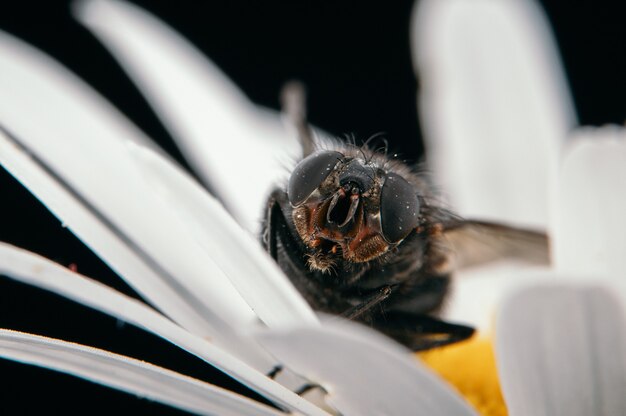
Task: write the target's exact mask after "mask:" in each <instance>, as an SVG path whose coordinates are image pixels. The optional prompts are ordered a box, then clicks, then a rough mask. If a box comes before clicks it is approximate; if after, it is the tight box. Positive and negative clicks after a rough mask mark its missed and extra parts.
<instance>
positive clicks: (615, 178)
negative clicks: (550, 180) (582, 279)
mask: <svg viewBox="0 0 626 416" xmlns="http://www.w3.org/2000/svg"><path fill="white" fill-rule="evenodd" d="M625 190H626V130H624V129H623V128H618V127H606V128H602V129H583V130H580V131H578V132H576V133H575V134H574V137H573V139H572V141H571V142H570V143H569V145H568V147H567V149H566V152H565V154H564V156H563V163H562V168H561V172H560V177H559V187H558V190H557V193H556V196H557V198H555V199H556V213H555V215H554V217H555V224H556V226H555V231H556V232H555V233H554V238H553V251H554V259H555V265H556V268H557V269H558V270H559V271H562V272H564V273H567V274H568V275H574V274H575V275H587V276H593V277H597V276H599V275H605V276H609V277H613V279H612V280H613V283H617V284H618V285H619V287H621V289H622V291H623V294H625V295H626V255H625V253H626V233H625V232H624V230H626V215H625V213H626V192H624V191H625Z"/></svg>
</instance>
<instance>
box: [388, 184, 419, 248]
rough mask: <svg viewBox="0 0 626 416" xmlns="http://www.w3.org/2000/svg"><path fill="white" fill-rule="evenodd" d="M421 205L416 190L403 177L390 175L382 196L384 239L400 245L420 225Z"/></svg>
mask: <svg viewBox="0 0 626 416" xmlns="http://www.w3.org/2000/svg"><path fill="white" fill-rule="evenodd" d="M419 210H420V205H419V201H418V199H417V193H416V191H415V188H414V187H413V186H412V185H411V184H410V183H408V182H407V181H406V179H404V178H403V177H402V176H400V175H397V174H395V173H388V174H387V175H386V177H385V183H384V185H383V189H382V191H381V195H380V223H381V226H382V231H383V237H384V238H385V240H387V241H388V242H389V243H398V242H400V241H401V240H402V239H404V238H405V237H406V236H407V235H409V233H410V232H411V231H412V230H413V229H414V228H415V227H417V225H418V224H419Z"/></svg>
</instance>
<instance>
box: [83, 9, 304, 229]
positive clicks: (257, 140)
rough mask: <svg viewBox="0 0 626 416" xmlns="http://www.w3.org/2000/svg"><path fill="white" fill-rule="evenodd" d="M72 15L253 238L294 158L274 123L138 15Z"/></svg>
mask: <svg viewBox="0 0 626 416" xmlns="http://www.w3.org/2000/svg"><path fill="white" fill-rule="evenodd" d="M76 15H77V17H78V19H79V20H80V21H81V22H82V23H83V24H85V25H86V26H87V27H88V28H89V29H91V30H92V31H93V32H94V34H95V35H96V36H98V38H99V39H100V40H101V41H102V42H103V43H104V45H105V46H106V47H108V48H109V49H110V50H111V53H113V55H114V56H115V57H116V58H117V59H118V60H119V61H120V63H121V65H122V66H123V67H124V68H125V69H126V70H127V71H128V73H129V75H130V76H131V77H132V78H133V80H134V81H135V83H136V84H137V85H138V87H139V88H140V89H141V91H142V92H143V93H144V94H145V96H146V99H147V100H148V102H150V103H151V105H152V106H153V107H154V109H155V111H156V113H157V114H158V115H159V117H160V119H161V121H162V122H163V123H164V124H165V126H166V127H167V128H168V129H169V130H170V132H171V134H172V136H173V137H174V139H175V140H176V141H177V143H178V144H179V146H180V148H181V151H182V152H183V153H184V154H185V156H186V157H187V159H188V160H189V162H190V164H191V165H192V166H193V167H194V169H195V170H196V171H197V172H198V173H199V175H200V176H201V177H202V178H203V180H205V181H206V182H208V183H210V184H211V188H212V189H215V190H216V192H218V194H219V195H218V196H219V197H220V199H222V200H223V201H224V202H225V204H226V206H227V207H228V208H229V211H232V212H233V214H234V216H235V218H236V219H237V220H238V221H239V222H240V223H241V224H242V225H243V226H244V227H245V228H246V229H248V230H251V231H253V232H254V233H255V234H256V233H257V232H258V231H259V229H260V227H259V220H260V214H261V207H263V204H264V202H265V201H266V199H267V196H268V195H269V193H270V191H271V188H272V186H273V183H274V182H275V181H276V180H277V179H278V178H280V177H281V176H282V175H284V173H285V172H286V170H285V165H286V164H288V162H289V157H290V156H291V157H292V158H295V157H297V156H299V152H300V148H299V145H298V142H297V140H295V137H290V136H289V135H288V134H287V131H286V130H285V129H284V128H283V127H282V125H281V124H280V120H279V117H278V116H277V115H276V114H270V113H269V112H262V111H261V110H260V109H259V108H256V107H255V106H254V105H252V103H251V102H250V101H249V100H248V99H247V98H246V97H245V96H243V94H242V93H241V92H240V91H239V90H238V88H237V87H236V86H235V85H233V83H232V82H231V81H230V80H229V79H228V78H227V77H226V76H225V75H224V74H223V73H222V72H221V71H220V70H219V69H218V68H217V67H216V66H215V65H214V64H213V63H212V62H210V61H209V60H208V59H207V58H206V57H205V56H203V55H202V53H201V52H200V51H198V50H197V49H196V48H195V47H194V46H193V45H191V44H190V43H189V42H188V41H187V40H186V39H184V38H183V37H181V36H180V35H179V34H178V33H176V32H175V31H173V30H172V29H171V28H170V27H168V26H167V25H166V24H165V23H163V22H162V21H160V20H158V19H156V18H155V17H154V16H152V15H151V14H149V13H148V12H146V11H144V10H142V9H140V8H139V7H137V6H135V5H132V4H130V3H127V2H123V1H109V0H90V1H83V2H81V3H78V7H77V8H76ZM252 70H253V69H252ZM276 95H277V97H278V91H277V92H276Z"/></svg>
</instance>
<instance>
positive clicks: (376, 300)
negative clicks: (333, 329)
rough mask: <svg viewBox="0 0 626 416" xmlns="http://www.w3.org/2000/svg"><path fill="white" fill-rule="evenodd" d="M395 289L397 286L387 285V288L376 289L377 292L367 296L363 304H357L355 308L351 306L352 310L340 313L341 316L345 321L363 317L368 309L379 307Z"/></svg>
mask: <svg viewBox="0 0 626 416" xmlns="http://www.w3.org/2000/svg"><path fill="white" fill-rule="evenodd" d="M396 287H397V285H389V286H383V287H381V288H380V289H378V290H377V291H375V292H374V293H372V294H371V295H369V296H368V297H367V298H365V300H364V301H363V302H361V303H359V304H358V305H356V306H353V307H352V308H350V309H348V310H347V311H345V312H344V313H342V314H341V316H342V317H344V318H346V319H356V318H358V317H359V316H361V315H363V314H364V313H365V312H367V311H369V310H370V309H372V308H373V307H375V306H376V305H379V304H380V303H381V302H383V301H384V300H385V299H387V298H388V297H389V296H390V295H391V293H393V290H394V289H395V288H396Z"/></svg>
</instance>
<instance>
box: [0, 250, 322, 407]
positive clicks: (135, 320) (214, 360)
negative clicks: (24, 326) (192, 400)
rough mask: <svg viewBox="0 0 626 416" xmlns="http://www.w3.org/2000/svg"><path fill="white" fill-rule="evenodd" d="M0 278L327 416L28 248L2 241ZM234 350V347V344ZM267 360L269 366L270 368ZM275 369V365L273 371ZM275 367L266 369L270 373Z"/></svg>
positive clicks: (246, 345)
mask: <svg viewBox="0 0 626 416" xmlns="http://www.w3.org/2000/svg"><path fill="white" fill-rule="evenodd" d="M0 274H4V275H7V276H9V277H11V278H13V279H15V280H18V281H20V282H24V283H27V284H31V285H33V286H36V287H40V288H42V289H46V290H49V291H51V292H53V293H56V294H58V295H61V296H64V297H66V298H68V299H71V300H73V301H76V302H79V303H80V304H82V305H85V306H88V307H91V308H94V309H96V310H98V311H100V312H103V313H106V314H108V315H111V316H114V317H116V318H118V319H120V320H122V321H124V322H128V323H130V324H132V325H135V326H137V327H139V328H143V329H144V330H146V331H148V332H150V333H152V334H155V335H157V336H160V337H162V338H164V339H166V340H168V341H170V342H171V343H172V344H174V345H176V346H178V347H180V348H182V349H183V350H185V351H187V352H189V353H191V354H194V355H195V356H197V357H199V358H201V359H203V360H204V361H206V362H207V363H209V364H211V365H212V366H214V367H216V368H218V369H220V370H221V371H223V372H225V373H226V374H228V375H230V376H231V377H233V378H235V379H236V380H238V381H240V382H241V383H243V384H245V385H246V386H248V387H250V388H251V389H253V390H255V391H256V392H258V393H259V394H261V395H263V396H265V397H267V398H268V399H269V400H272V401H274V402H275V403H278V404H281V405H283V406H285V407H286V408H289V409H292V410H294V411H298V412H302V413H304V414H316V415H321V414H325V413H324V412H322V411H321V410H320V409H318V408H317V407H315V406H313V405H312V404H311V403H309V402H307V401H306V400H304V399H303V398H301V397H299V396H298V395H296V394H294V393H292V392H291V391H290V390H288V389H286V388H284V387H283V386H281V385H279V384H278V383H276V382H275V381H272V380H270V379H269V378H268V377H266V376H265V375H264V374H262V373H260V372H259V371H256V370H255V369H253V368H252V367H250V366H249V365H248V364H246V363H244V362H242V361H240V360H239V359H237V358H235V357H233V356H231V355H230V354H229V353H227V352H225V351H224V350H222V349H220V348H218V347H216V346H215V345H213V344H212V343H210V342H209V341H208V340H207V339H205V338H202V337H200V336H197V335H195V334H192V333H190V332H187V331H186V330H185V329H183V328H181V327H179V326H178V325H176V324H175V323H173V322H172V321H170V320H169V319H167V318H165V317H164V316H163V315H161V314H160V313H158V312H156V311H155V310H154V309H152V308H150V307H148V306H147V305H146V304H144V303H143V302H140V301H138V300H135V299H132V298H129V297H128V296H125V295H122V294H120V293H119V292H116V291H115V290H113V289H111V288H109V287H107V286H104V285H102V284H100V283H98V282H95V281H92V280H90V279H88V278H86V277H84V276H81V275H79V274H76V273H73V272H72V271H70V270H69V269H66V268H64V267H61V266H60V265H58V264H55V263H53V262H51V261H50V260H47V259H44V258H43V257H40V256H37V255H35V254H33V253H30V252H28V251H25V250H20V249H17V248H15V247H12V246H10V245H8V244H4V243H0ZM238 341H239V342H240V345H239V346H232V349H233V350H235V351H245V350H250V349H252V348H254V347H255V344H254V341H253V340H252V339H250V338H244V337H242V338H239V340H238ZM229 347H231V346H229ZM267 362H268V360H266V361H265V363H263V362H261V363H257V364H265V365H267ZM274 365H276V364H275V363H274V364H273V365H272V367H273V366H274ZM270 369H271V367H270V368H266V369H265V370H266V371H269V370H270Z"/></svg>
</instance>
